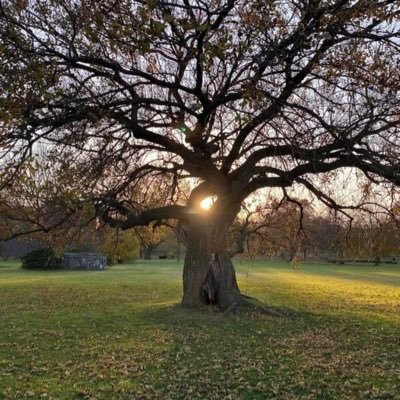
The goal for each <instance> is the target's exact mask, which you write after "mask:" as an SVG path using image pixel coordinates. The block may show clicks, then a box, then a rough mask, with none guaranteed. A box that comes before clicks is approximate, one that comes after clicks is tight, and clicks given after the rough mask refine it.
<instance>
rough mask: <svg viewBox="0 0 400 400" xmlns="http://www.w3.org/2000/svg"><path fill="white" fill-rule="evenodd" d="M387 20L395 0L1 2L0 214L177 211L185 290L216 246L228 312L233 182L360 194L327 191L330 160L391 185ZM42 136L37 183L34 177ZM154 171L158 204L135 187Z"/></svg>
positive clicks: (234, 298) (392, 42) (195, 282)
mask: <svg viewBox="0 0 400 400" xmlns="http://www.w3.org/2000/svg"><path fill="white" fill-rule="evenodd" d="M398 17H399V2H398V0H376V1H367V0H302V1H294V0H293V1H292V0H290V1H287V0H285V1H283V0H276V1H264V0H262V1H261V0H246V1H244V0H216V1H210V2H205V1H202V0H193V1H190V2H189V1H186V0H176V1H164V0H158V1H139V0H137V1H136V0H129V1H128V0H120V1H115V0H112V1H111V0H105V1H101V2H100V1H92V0H82V1H75V0H55V1H52V2H49V1H48V0H36V1H32V2H30V1H8V0H0V37H1V46H0V83H1V87H2V91H1V93H0V120H1V125H0V133H1V135H0V147H1V149H0V156H1V165H0V178H1V182H2V183H1V189H2V192H1V199H0V200H1V210H2V213H3V215H4V216H6V217H7V218H12V219H14V221H15V220H17V219H18V220H19V221H20V228H21V231H22V230H23V231H38V230H43V231H48V230H50V229H52V228H54V227H55V226H58V225H59V224H62V223H64V222H65V221H67V220H73V219H74V215H75V213H76V211H77V210H79V209H80V208H81V207H82V204H84V205H86V204H90V205H91V206H92V207H93V210H94V214H95V215H96V217H99V218H101V219H102V220H103V221H105V222H106V223H108V224H109V225H110V226H112V227H120V228H121V229H123V230H125V229H130V228H133V227H136V226H147V225H149V224H153V223H158V221H165V220H177V221H178V230H179V231H180V237H181V238H184V239H185V241H186V243H187V254H186V259H185V265H184V273H183V291H184V294H183V299H182V302H183V304H186V305H190V306H196V305H200V304H204V303H207V302H208V301H209V299H208V298H207V296H206V295H205V292H204V290H203V289H204V282H205V280H206V277H207V274H208V270H209V260H210V257H211V254H217V255H218V260H219V264H218V268H219V273H218V285H215V293H213V298H216V299H217V303H218V305H219V306H220V308H221V309H233V310H234V309H236V308H237V307H238V306H239V305H240V304H244V303H246V302H247V299H246V298H245V297H243V296H242V295H241V293H240V290H239V288H238V285H237V282H236V277H235V271H234V268H233V265H232V262H231V259H230V255H229V251H228V247H229V246H228V244H227V238H228V236H229V234H228V232H229V229H230V227H231V226H232V224H233V222H234V220H235V218H236V216H237V214H238V213H239V211H240V208H241V204H242V202H243V201H244V200H245V199H246V198H247V197H248V196H250V195H252V194H253V193H254V192H256V191H258V190H259V189H262V188H265V187H275V188H287V187H290V186H295V187H300V186H302V187H304V188H305V189H306V190H308V191H310V192H311V193H312V194H313V196H315V197H317V198H318V199H319V200H320V201H322V202H323V203H324V204H326V205H328V206H330V207H333V208H335V209H336V210H338V211H340V210H342V211H344V210H345V209H346V207H358V206H360V205H359V204H339V203H337V201H336V200H335V197H334V196H331V195H330V193H329V192H327V191H326V190H325V183H326V182H328V181H333V180H335V176H336V175H335V174H334V173H333V171H336V170H341V169H344V168H354V169H355V170H356V169H357V170H359V171H362V173H363V174H364V176H365V178H366V179H368V180H370V181H371V182H373V183H374V184H375V185H381V186H382V187H383V185H384V184H394V185H398V184H399V183H400V175H399V172H400V163H399V159H400V151H399V125H400V120H399V104H400V102H399V89H400V81H399V79H398V67H399V62H400V56H399V54H400V52H399V49H400V48H399V38H400V34H399V29H398V25H399V22H398ZM39 143H40V144H41V145H42V146H44V148H45V155H44V161H43V160H41V164H42V165H47V166H48V168H51V176H52V181H53V185H50V186H49V185H47V186H43V185H42V184H41V183H40V182H38V181H37V180H35V179H34V175H35V170H37V168H36V166H35V162H34V161H35V152H36V149H37V147H38V144H39ZM30 169H32V171H30ZM27 171H28V172H29V173H28V174H27V173H26V172H27ZM317 176H319V177H320V178H317ZM152 177H162V179H163V182H165V187H166V192H165V193H168V196H166V197H164V201H163V202H162V204H160V203H157V204H156V205H153V204H152V203H151V201H146V199H145V198H146V192H145V191H141V195H142V200H143V201H140V202H139V201H137V198H136V197H135V196H133V193H134V192H135V188H136V187H137V185H140V182H142V181H143V180H147V182H149V180H151V178H152ZM354 177H356V174H354ZM185 179H186V180H187V179H191V180H192V181H191V182H193V186H192V188H193V190H191V193H190V196H189V198H188V200H187V202H183V201H181V200H179V196H178V192H179V187H180V183H181V182H182V181H184V180H185ZM24 180H25V182H24ZM27 181H29V182H35V183H34V184H36V185H38V187H39V189H40V190H39V193H40V197H39V198H40V202H39V203H37V204H28V202H29V201H28V200H26V197H25V193H24V192H23V191H22V190H23V189H26V188H28V187H29V184H28V182H27ZM21 182H24V184H23V185H21ZM19 186H21V190H19V189H16V188H18V187H19ZM42 186H43V187H42ZM28 192H29V191H28ZM211 195H213V196H215V197H216V201H215V203H214V205H213V207H212V208H211V209H210V210H208V211H203V210H201V209H200V207H199V204H200V202H201V201H202V200H203V199H204V198H205V197H207V196H211ZM136 196H137V193H136ZM56 198H57V199H58V200H57V201H59V203H57V202H56V200H55V199H56ZM60 198H61V199H62V200H61V201H60V200H59V199H60ZM27 199H29V197H28V198H27ZM52 202H54V204H61V205H60V206H59V209H58V212H57V213H53V215H51V216H50V215H49V212H50V211H49V210H54V208H55V207H54V204H53V205H52V207H50V206H47V204H49V203H50V204H51V203H52ZM30 208H33V210H35V213H32V212H31V211H30ZM43 213H44V214H45V215H46V213H47V216H45V217H43V215H42V214H43ZM38 221H39V222H38Z"/></svg>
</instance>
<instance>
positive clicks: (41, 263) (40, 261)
mask: <svg viewBox="0 0 400 400" xmlns="http://www.w3.org/2000/svg"><path fill="white" fill-rule="evenodd" d="M21 259H22V268H26V269H57V268H61V266H62V260H61V258H58V257H56V255H55V254H54V250H52V249H41V250H34V251H31V252H30V253H28V254H26V255H25V256H23V257H22V258H21Z"/></svg>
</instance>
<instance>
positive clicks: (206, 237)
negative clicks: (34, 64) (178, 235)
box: [182, 208, 241, 311]
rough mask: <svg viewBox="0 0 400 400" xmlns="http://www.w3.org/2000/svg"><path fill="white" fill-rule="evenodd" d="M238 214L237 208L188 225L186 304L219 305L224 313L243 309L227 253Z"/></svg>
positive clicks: (192, 305)
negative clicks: (230, 235) (231, 229)
mask: <svg viewBox="0 0 400 400" xmlns="http://www.w3.org/2000/svg"><path fill="white" fill-rule="evenodd" d="M236 213H237V211H236V208H234V209H233V210H230V212H223V213H217V212H216V213H210V215H207V216H204V215H202V216H195V217H193V218H191V221H190V222H189V224H187V225H186V237H187V253H186V258H185V264H184V269H183V299H182V304H184V305H187V306H191V307H196V306H200V305H204V304H216V305H218V306H219V308H220V309H221V310H223V311H225V310H227V309H232V310H233V311H234V310H235V309H236V308H237V307H238V306H239V305H240V301H241V294H240V291H239V288H238V285H237V282H236V274H235V269H234V267H233V264H232V261H231V257H230V255H229V253H228V249H227V235H228V232H229V228H230V226H231V224H232V222H233V219H234V217H235V216H236Z"/></svg>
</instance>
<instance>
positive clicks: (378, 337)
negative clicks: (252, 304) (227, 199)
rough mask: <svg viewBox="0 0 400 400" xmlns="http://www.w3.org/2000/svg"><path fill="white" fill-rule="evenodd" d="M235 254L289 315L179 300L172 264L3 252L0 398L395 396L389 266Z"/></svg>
mask: <svg viewBox="0 0 400 400" xmlns="http://www.w3.org/2000/svg"><path fill="white" fill-rule="evenodd" d="M236 265H237V270H238V279H239V285H240V287H241V289H242V291H243V292H244V293H246V294H249V295H252V296H256V297H257V298H259V299H260V300H262V301H263V302H265V303H267V304H269V305H272V306H276V307H279V308H282V309H285V310H286V309H287V310H290V313H288V314H287V316H285V317H279V318H277V317H267V316H261V315H255V314H243V315H242V316H241V317H239V318H237V317H234V316H232V315H221V314H220V313H218V312H217V311H216V310H209V309H207V310H202V311H193V310H188V309H183V308H181V307H180V306H179V305H177V304H178V303H179V301H180V296H181V273H182V267H181V266H179V265H178V264H176V263H174V262H158V261H157V262H146V263H145V262H136V263H133V264H130V265H121V266H115V267H112V268H110V269H109V270H107V271H105V272H101V271H96V272H86V271H76V272H73V271H54V272H38V271H23V270H21V269H19V268H18V264H17V263H13V262H2V263H1V264H0V398H5V399H25V398H27V399H40V398H46V399H50V398H52V399H249V400H250V399H266V398H268V399H269V398H271V399H400V265H385V266H380V267H375V266H362V265H353V266H348V265H344V266H337V265H302V266H299V267H297V268H296V269H294V268H293V267H291V266H289V265H286V264H279V263H268V262H245V261H238V262H237V263H236Z"/></svg>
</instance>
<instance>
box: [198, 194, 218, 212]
mask: <svg viewBox="0 0 400 400" xmlns="http://www.w3.org/2000/svg"><path fill="white" fill-rule="evenodd" d="M214 202H215V199H214V197H213V196H210V197H206V198H205V199H203V200H202V201H201V203H200V207H201V208H202V209H203V210H209V209H210V208H211V207H212V205H213V204H214Z"/></svg>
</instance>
